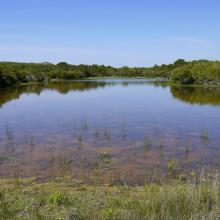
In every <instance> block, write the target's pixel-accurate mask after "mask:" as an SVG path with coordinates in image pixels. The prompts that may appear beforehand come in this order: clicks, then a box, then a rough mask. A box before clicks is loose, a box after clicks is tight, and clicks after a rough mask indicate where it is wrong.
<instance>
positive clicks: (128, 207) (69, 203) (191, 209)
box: [0, 178, 220, 220]
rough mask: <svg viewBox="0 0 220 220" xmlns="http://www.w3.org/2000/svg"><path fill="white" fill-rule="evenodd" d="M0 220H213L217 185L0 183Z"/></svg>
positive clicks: (219, 202) (219, 196)
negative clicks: (137, 185)
mask: <svg viewBox="0 0 220 220" xmlns="http://www.w3.org/2000/svg"><path fill="white" fill-rule="evenodd" d="M0 216H1V219H126V220H127V219H218V217H219V216H220V180H219V179H218V178H214V179H212V180H209V179H201V180H200V181H199V182H197V183H192V182H191V183H188V182H182V181H181V182H180V181H177V180H175V181H171V182H169V183H164V184H147V185H145V186H140V187H128V186H92V185H90V186H88V185H84V184H82V183H79V182H76V181H73V180H70V179H68V178H67V179H65V178H64V179H56V180H50V181H48V182H43V183H42V182H39V181H36V180H33V179H23V180H18V179H15V180H14V179H1V180H0Z"/></svg>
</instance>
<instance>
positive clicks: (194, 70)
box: [0, 59, 220, 87]
mask: <svg viewBox="0 0 220 220" xmlns="http://www.w3.org/2000/svg"><path fill="white" fill-rule="evenodd" d="M97 77H140V78H143V77H145V78H166V79H170V81H171V82H172V83H175V84H184V85H193V84H200V85H220V61H208V60H198V61H190V62H187V61H185V60H183V59H179V60H177V61H175V62H174V63H173V64H168V65H165V64H163V65H160V66H158V65H155V66H153V67H148V68H147V67H134V68H131V67H126V66H124V67H120V68H115V67H111V66H104V65H71V64H68V63H66V62H60V63H58V64H56V65H55V64H51V63H15V62H0V87H4V86H12V85H17V84H21V83H36V82H40V83H43V82H46V81H51V80H76V79H86V78H97Z"/></svg>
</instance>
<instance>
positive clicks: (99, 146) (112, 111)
mask: <svg viewBox="0 0 220 220" xmlns="http://www.w3.org/2000/svg"><path fill="white" fill-rule="evenodd" d="M0 153H1V154H0V175H1V176H13V175H15V173H19V175H21V176H38V177H51V176H60V175H64V174H65V175H67V174H68V175H69V174H71V175H73V176H74V177H77V178H84V179H85V178H87V177H94V178H96V179H101V180H103V181H104V182H105V181H106V182H109V181H111V182H114V181H117V182H118V181H124V182H129V181H137V182H141V181H142V180H143V179H144V178H146V176H149V175H152V174H154V173H155V172H159V170H160V171H162V172H164V170H165V168H166V164H167V163H168V161H169V160H175V161H176V164H178V167H179V168H180V169H184V170H187V171H191V170H197V169H198V168H202V167H205V166H217V165H218V164H219V156H220V88H209V87H180V86H169V85H168V84H167V83H166V82H154V81H151V80H144V79H129V80H128V79H105V80H104V79H103V80H91V81H75V82H53V83H48V84H45V85H28V86H20V87H16V88H6V89H0ZM176 166H177V165H176ZM116 179H117V180H116Z"/></svg>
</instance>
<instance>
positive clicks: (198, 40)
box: [170, 36, 212, 46]
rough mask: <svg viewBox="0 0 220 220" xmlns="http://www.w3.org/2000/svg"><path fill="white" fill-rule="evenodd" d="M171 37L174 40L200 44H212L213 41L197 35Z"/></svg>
mask: <svg viewBox="0 0 220 220" xmlns="http://www.w3.org/2000/svg"><path fill="white" fill-rule="evenodd" d="M170 39H171V40H173V41H176V42H179V43H182V44H188V45H198V46H212V43H211V42H210V41H208V40H204V39H201V38H196V37H189V36H177V37H171V38H170Z"/></svg>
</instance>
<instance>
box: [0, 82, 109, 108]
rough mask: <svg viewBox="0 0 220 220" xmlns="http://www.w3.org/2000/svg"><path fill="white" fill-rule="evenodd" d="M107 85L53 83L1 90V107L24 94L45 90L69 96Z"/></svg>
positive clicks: (94, 83) (37, 93)
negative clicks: (69, 94) (71, 92)
mask: <svg viewBox="0 0 220 220" xmlns="http://www.w3.org/2000/svg"><path fill="white" fill-rule="evenodd" d="M105 85H106V83H101V82H99V83H96V82H86V81H85V82H79V81H76V82H74V83H73V82H72V83H66V82H65V83H64V82H51V83H47V84H32V85H24V86H18V87H13V88H4V89H0V107H1V106H2V105H4V104H5V103H7V102H9V101H11V100H14V99H18V98H19V97H20V95H22V94H24V93H25V94H36V95H40V94H41V92H42V91H43V90H52V91H53V90H54V91H57V92H59V93H61V94H67V93H68V92H70V91H87V90H92V89H97V88H98V87H104V86H105Z"/></svg>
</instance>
